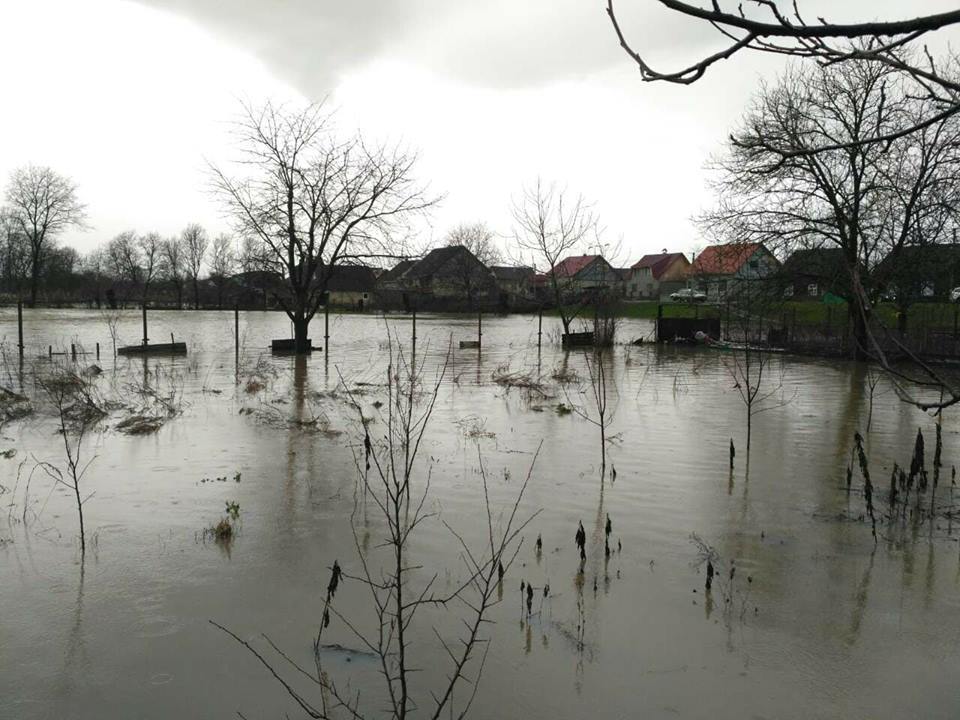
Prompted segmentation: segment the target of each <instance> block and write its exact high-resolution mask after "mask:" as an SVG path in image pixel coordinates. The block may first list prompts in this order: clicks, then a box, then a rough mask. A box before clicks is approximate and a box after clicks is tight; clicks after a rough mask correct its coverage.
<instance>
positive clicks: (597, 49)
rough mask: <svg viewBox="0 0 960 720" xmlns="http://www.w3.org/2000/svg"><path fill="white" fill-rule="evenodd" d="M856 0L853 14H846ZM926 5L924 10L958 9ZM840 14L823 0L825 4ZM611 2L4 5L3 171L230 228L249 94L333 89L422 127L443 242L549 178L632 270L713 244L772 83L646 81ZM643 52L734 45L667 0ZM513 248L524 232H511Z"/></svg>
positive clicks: (876, 0) (378, 129) (144, 226)
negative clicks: (226, 207) (718, 162)
mask: <svg viewBox="0 0 960 720" xmlns="http://www.w3.org/2000/svg"><path fill="white" fill-rule="evenodd" d="M806 5H807V6H809V7H811V10H810V14H811V15H815V14H816V13H817V12H820V13H827V14H828V15H829V17H830V19H832V20H837V21H840V20H849V19H868V18H872V17H879V18H887V17H896V16H897V14H898V10H899V11H900V12H903V11H904V7H905V6H907V5H908V4H906V3H902V2H897V1H896V0H845V2H843V3H836V2H827V1H826V0H822V1H821V0H818V2H816V3H810V2H808V3H806ZM837 5H842V8H837V7H835V6H837ZM954 5H955V3H954V2H951V1H949V0H915V1H914V2H911V3H909V6H908V7H909V14H911V15H914V14H919V13H924V12H936V11H942V10H944V9H952V7H953V6H954ZM817 6H819V7H817ZM604 7H605V2H604V0H350V2H333V1H332V0H139V1H137V2H134V1H132V0H29V2H28V1H26V0H0V27H3V28H4V29H5V31H4V33H3V39H2V41H0V80H2V83H0V87H2V92H3V98H4V102H3V104H2V107H3V112H2V113H0V179H2V180H3V181H4V182H5V180H6V178H7V177H8V175H9V172H10V170H11V169H13V168H14V167H16V166H18V165H21V164H24V163H28V162H33V163H37V164H45V165H50V166H52V167H54V168H55V169H57V170H58V171H60V172H62V173H64V174H67V175H69V176H71V177H72V178H73V179H74V180H75V181H76V182H77V184H78V185H79V189H80V194H81V197H82V199H83V200H84V201H85V202H86V203H87V205H88V208H89V214H90V224H91V229H90V230H89V231H87V232H74V233H72V234H70V235H68V236H67V237H65V241H67V242H69V243H71V244H73V245H75V246H76V247H78V248H79V249H81V250H83V251H85V250H88V249H90V248H91V247H93V246H94V245H95V244H96V243H98V242H100V241H102V240H106V239H108V238H110V237H111V236H113V235H115V234H116V233H118V232H121V231H123V230H126V229H135V230H139V231H141V232H147V231H152V230H156V231H159V232H161V233H164V234H172V233H174V232H177V231H178V230H179V229H180V228H182V227H183V226H184V225H185V224H186V223H188V222H193V221H197V222H201V223H202V224H204V225H205V226H207V227H208V229H210V230H211V231H212V232H217V231H220V230H226V229H227V227H228V223H227V221H226V220H225V219H224V218H223V217H222V216H221V214H220V212H219V209H218V206H217V203H216V201H215V199H214V198H212V197H211V195H210V193H209V189H208V186H207V181H206V167H207V163H208V162H211V161H212V162H219V161H223V160H224V159H226V158H228V157H230V155H231V146H230V135H229V123H230V121H231V120H232V119H233V118H234V117H235V116H236V113H237V108H238V103H239V101H240V100H241V99H244V100H249V101H253V102H257V101H260V100H263V99H266V98H270V99H273V100H289V101H293V102H297V101H304V100H320V99H323V98H328V99H329V102H330V103H331V105H332V106H334V107H336V108H337V118H338V122H339V124H340V125H341V126H343V127H345V128H348V129H350V128H360V129H362V130H363V131H364V132H365V133H367V134H369V135H371V136H375V137H378V138H384V139H391V140H400V141H402V142H404V143H405V144H407V145H408V146H410V147H412V148H414V149H416V150H418V151H419V153H420V165H419V173H420V175H421V176H422V178H423V179H424V180H426V181H428V182H429V184H430V187H431V188H432V190H433V191H435V192H436V193H439V194H443V195H444V201H443V203H442V204H441V205H440V207H438V208H437V210H436V211H435V212H434V214H433V217H432V221H431V225H430V227H425V228H424V229H423V234H424V237H425V239H427V238H429V237H430V236H432V237H433V238H435V239H436V240H438V241H439V239H440V238H441V237H442V235H443V234H444V233H445V231H446V230H447V229H449V228H450V227H451V226H452V225H455V224H457V223H459V222H473V221H478V220H483V221H485V222H487V223H488V224H489V225H490V226H491V227H492V228H494V229H495V230H496V231H497V232H498V233H500V234H502V235H503V236H504V237H505V238H506V237H507V236H509V233H510V230H511V222H510V214H509V207H510V199H511V196H512V195H515V194H517V193H518V191H519V190H520V188H521V187H522V186H523V185H524V184H525V183H530V182H531V181H533V180H535V179H536V178H537V177H538V176H540V177H542V178H544V179H547V180H555V181H558V182H560V183H562V184H565V185H566V186H567V187H568V188H569V189H570V190H571V191H576V192H581V193H583V194H584V195H585V196H586V197H587V198H588V199H589V200H591V201H592V202H593V203H594V205H595V208H596V210H597V212H598V214H599V216H600V218H601V221H602V224H603V225H604V227H605V236H606V239H607V240H609V241H615V240H617V239H620V238H622V241H623V245H624V248H625V253H624V255H625V257H623V260H624V262H632V261H635V260H636V259H637V258H638V257H639V256H640V255H641V254H643V253H644V252H649V251H657V250H659V249H660V248H663V247H667V248H670V249H672V250H683V251H690V250H691V249H694V248H697V247H699V246H701V245H702V241H701V240H700V239H699V238H698V236H697V232H696V229H695V227H694V226H693V224H692V223H691V221H690V218H691V216H692V215H694V214H696V213H697V212H698V211H699V210H700V209H701V208H703V207H705V206H707V205H709V203H710V193H709V190H708V188H707V187H706V184H705V180H706V176H705V174H704V171H703V166H704V163H705V161H706V160H707V159H708V157H709V156H710V154H711V153H715V152H717V151H718V150H719V149H720V147H721V144H722V142H723V139H724V137H725V136H726V133H727V132H728V130H729V129H730V127H731V125H732V124H733V123H734V122H735V121H736V119H737V117H738V116H739V114H740V113H741V111H742V109H743V106H744V104H745V103H746V102H747V100H748V99H749V96H750V94H751V92H753V91H754V89H755V88H756V86H757V83H758V81H759V79H760V78H761V77H762V76H773V75H774V74H775V73H776V71H777V69H778V63H777V62H776V61H774V60H771V58H769V57H764V56H758V55H755V54H754V55H743V56H741V57H738V58H737V59H735V60H733V61H728V62H726V63H724V64H722V66H718V67H717V68H716V69H715V70H714V71H713V72H711V73H710V74H709V75H708V76H707V77H706V78H705V79H704V80H702V81H700V82H699V83H697V84H696V85H694V86H691V87H678V86H670V85H664V84H648V83H642V82H641V81H640V78H639V73H638V71H637V70H636V68H634V67H633V66H632V65H631V64H630V61H629V59H628V58H627V57H626V56H625V55H624V54H623V53H622V52H621V51H620V49H619V47H618V45H617V43H616V41H615V38H614V35H613V32H612V29H611V27H610V25H609V21H608V20H607V17H606V15H605V13H604ZM618 8H619V12H620V14H621V15H622V24H623V25H624V26H625V28H626V30H627V32H628V34H629V36H630V38H631V40H632V41H634V43H635V45H636V46H638V47H641V48H643V49H644V50H645V51H646V52H647V54H648V55H649V57H650V59H652V60H656V61H657V62H658V63H659V64H662V65H665V66H667V67H674V66H676V65H678V64H681V63H684V62H689V61H690V60H692V59H694V57H695V56H696V55H697V53H699V52H703V51H709V50H711V49H715V48H716V47H719V46H718V45H717V39H716V37H715V35H712V34H711V33H710V32H708V29H707V28H705V27H703V26H701V25H698V24H696V23H690V22H689V21H685V20H683V19H682V18H679V17H676V16H674V15H673V14H672V13H670V12H668V11H666V10H664V9H662V8H661V7H660V6H659V4H658V3H657V2H656V0H619V5H618ZM504 242H507V241H506V240H505V241H504Z"/></svg>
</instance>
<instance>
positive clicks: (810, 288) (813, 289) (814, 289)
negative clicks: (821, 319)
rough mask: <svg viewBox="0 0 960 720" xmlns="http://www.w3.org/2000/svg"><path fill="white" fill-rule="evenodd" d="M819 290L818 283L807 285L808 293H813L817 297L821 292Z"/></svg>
mask: <svg viewBox="0 0 960 720" xmlns="http://www.w3.org/2000/svg"><path fill="white" fill-rule="evenodd" d="M817 290H818V288H817V284H816V283H810V284H809V285H807V295H813V296H814V297H816V296H817V295H819V294H820V293H819V292H817Z"/></svg>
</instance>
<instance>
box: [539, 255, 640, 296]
mask: <svg viewBox="0 0 960 720" xmlns="http://www.w3.org/2000/svg"><path fill="white" fill-rule="evenodd" d="M554 276H555V277H556V279H557V281H558V283H559V285H560V286H561V288H563V289H564V291H565V292H571V291H575V292H583V291H588V290H601V289H602V290H611V289H616V290H619V288H620V285H621V283H622V281H623V279H622V278H621V276H620V273H619V271H617V269H616V268H615V267H613V266H612V265H611V264H610V263H608V262H607V261H606V260H605V259H604V257H603V256H602V255H571V256H569V257H565V258H564V259H563V260H561V261H560V262H558V263H557V264H556V266H554V268H553V271H552V272H548V273H547V285H550V284H551V283H552V280H553V277H554Z"/></svg>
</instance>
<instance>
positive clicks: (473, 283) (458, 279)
mask: <svg viewBox="0 0 960 720" xmlns="http://www.w3.org/2000/svg"><path fill="white" fill-rule="evenodd" d="M398 282H399V285H400V287H401V288H402V290H403V292H404V293H406V295H405V297H406V303H405V304H409V301H410V299H411V298H412V297H413V296H415V297H416V298H417V302H418V306H419V307H424V308H425V307H432V308H434V309H464V308H470V309H472V308H474V307H480V306H484V305H491V304H495V303H496V301H497V282H496V279H495V278H494V275H493V273H492V272H491V271H490V268H488V267H487V266H486V265H484V264H483V263H482V262H480V260H478V259H477V257H476V256H475V255H474V254H473V253H472V252H470V250H468V249H467V248H466V247H464V246H463V245H448V246H445V247H440V248H435V249H433V250H431V251H430V252H428V253H427V254H426V255H425V256H424V257H423V259H421V260H419V261H417V262H415V263H414V264H413V265H412V266H410V267H409V268H408V269H407V270H406V271H404V272H403V274H402V275H401V276H400V278H399V280H398Z"/></svg>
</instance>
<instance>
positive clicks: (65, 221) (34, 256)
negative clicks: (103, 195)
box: [6, 165, 87, 306]
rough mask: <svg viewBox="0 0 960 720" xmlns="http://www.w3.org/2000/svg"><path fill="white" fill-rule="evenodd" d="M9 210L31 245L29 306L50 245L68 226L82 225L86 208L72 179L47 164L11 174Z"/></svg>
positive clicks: (8, 193) (8, 189) (24, 168)
mask: <svg viewBox="0 0 960 720" xmlns="http://www.w3.org/2000/svg"><path fill="white" fill-rule="evenodd" d="M6 201H7V208H8V212H9V213H10V215H11V216H12V218H13V220H14V222H15V223H16V225H17V226H18V227H19V228H20V231H21V232H22V233H23V234H24V235H25V236H26V238H27V241H28V242H29V246H30V305H31V306H32V305H35V304H36V302H37V291H38V289H39V281H40V276H41V274H42V272H43V265H44V262H45V260H46V258H47V255H48V253H49V251H50V248H51V246H52V244H53V243H54V242H55V240H56V238H57V236H58V235H60V234H61V233H62V232H64V231H65V230H68V229H69V228H71V227H77V228H79V227H84V226H85V222H86V217H87V214H86V208H85V206H84V205H83V203H81V202H80V200H79V199H78V198H77V188H76V185H74V183H73V181H72V180H70V179H69V178H66V177H64V176H63V175H60V174H58V173H57V172H55V171H54V170H52V169H51V168H48V167H41V166H37V165H27V166H25V167H21V168H18V169H16V170H14V171H13V173H12V174H11V175H10V183H9V185H8V186H7V193H6Z"/></svg>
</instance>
